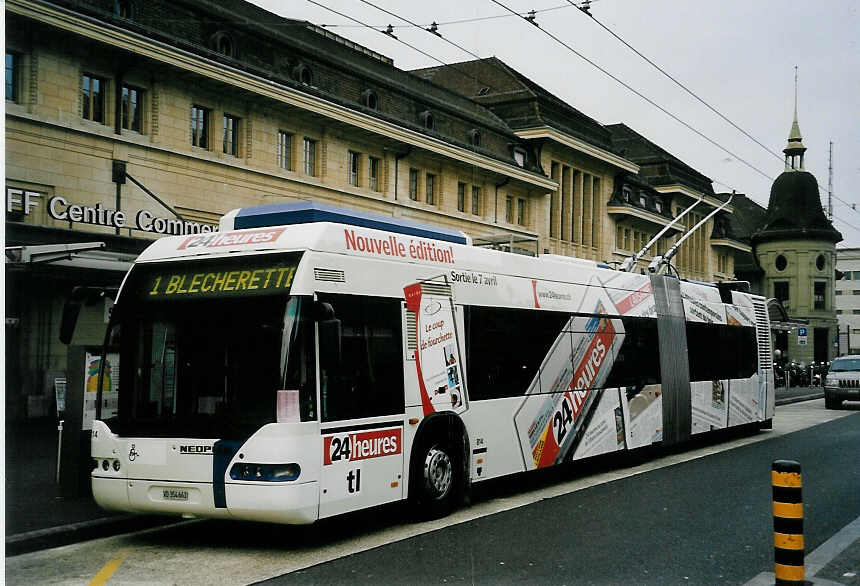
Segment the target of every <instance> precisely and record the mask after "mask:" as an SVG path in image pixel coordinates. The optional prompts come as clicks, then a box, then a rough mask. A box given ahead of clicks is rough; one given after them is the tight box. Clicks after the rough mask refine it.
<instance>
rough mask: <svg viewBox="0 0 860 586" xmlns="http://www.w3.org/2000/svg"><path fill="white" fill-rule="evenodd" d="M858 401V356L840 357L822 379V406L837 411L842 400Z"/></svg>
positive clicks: (859, 381) (859, 374) (859, 373)
mask: <svg viewBox="0 0 860 586" xmlns="http://www.w3.org/2000/svg"><path fill="white" fill-rule="evenodd" d="M846 399H848V400H853V401H860V354H851V355H849V356H840V357H839V358H836V359H835V360H834V361H833V362H832V363H831V364H830V370H829V371H827V377H826V378H825V379H824V406H825V407H827V408H828V409H839V408H840V407H842V401H844V400H846Z"/></svg>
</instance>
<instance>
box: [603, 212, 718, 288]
mask: <svg viewBox="0 0 860 586" xmlns="http://www.w3.org/2000/svg"><path fill="white" fill-rule="evenodd" d="M700 203H702V198H701V197H700V198H699V199H697V200H696V201H694V202H693V205H691V206H690V207H688V208H687V209H686V210H684V211H683V212H681V213H680V214H678V215H677V216H676V217H675V219H674V220H672V221H671V222H669V223H668V224H666V226H664V227H663V229H662V230H660V231H659V232H658V233H657V235H656V236H654V238H652V239H651V240H649V241H648V244H646V245H645V246H643V247H642V250H640V251H639V252H637V253H636V254H634V255H633V256H630V257H628V258H625V259H624V262H623V263H621V267H620V268H619V269H618V270H620V271H624V272H626V273H629V272H630V271H632V270H633V269H634V268H636V263H637V262H639V259H640V258H642V256H643V255H644V254H645V253H646V252H648V249H649V248H651V247H652V246H654V243H655V242H657V241H658V240H660V238H661V237H662V236H663V234H665V233H666V231H667V230H669V228H671V227H672V226H674V225H675V222H677V221H678V220H680V219H681V218H683V217H684V216H686V215H687V212H689V211H690V210H692V209H693V208H694V207H696V206H697V205H699V204H700Z"/></svg>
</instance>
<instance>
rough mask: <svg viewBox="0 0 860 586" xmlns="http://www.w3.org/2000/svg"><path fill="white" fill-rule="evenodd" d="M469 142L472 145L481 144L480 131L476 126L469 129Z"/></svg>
mask: <svg viewBox="0 0 860 586" xmlns="http://www.w3.org/2000/svg"><path fill="white" fill-rule="evenodd" d="M469 144H470V145H472V146H474V147H479V146H481V131H480V130H478V129H477V128H473V129H472V130H470V131H469Z"/></svg>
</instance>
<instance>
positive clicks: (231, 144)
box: [224, 114, 239, 157]
mask: <svg viewBox="0 0 860 586" xmlns="http://www.w3.org/2000/svg"><path fill="white" fill-rule="evenodd" d="M224 154H225V155H233V156H234V157H238V156H239V118H237V117H236V116H231V115H230V114H224Z"/></svg>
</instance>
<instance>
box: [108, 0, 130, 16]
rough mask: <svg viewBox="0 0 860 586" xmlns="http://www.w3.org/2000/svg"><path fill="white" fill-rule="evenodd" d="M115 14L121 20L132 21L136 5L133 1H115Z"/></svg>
mask: <svg viewBox="0 0 860 586" xmlns="http://www.w3.org/2000/svg"><path fill="white" fill-rule="evenodd" d="M113 13H114V14H115V15H116V16H118V17H120V18H126V19H129V20H131V19H132V18H134V4H132V3H131V0H114V2H113Z"/></svg>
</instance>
